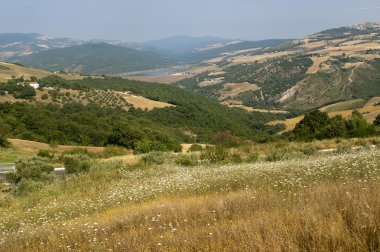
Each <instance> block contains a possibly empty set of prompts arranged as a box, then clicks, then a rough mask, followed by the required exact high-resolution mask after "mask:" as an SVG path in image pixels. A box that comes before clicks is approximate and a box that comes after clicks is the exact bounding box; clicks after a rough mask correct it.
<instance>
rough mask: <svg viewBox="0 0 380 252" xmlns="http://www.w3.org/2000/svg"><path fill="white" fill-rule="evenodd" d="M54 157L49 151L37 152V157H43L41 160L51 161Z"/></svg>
mask: <svg viewBox="0 0 380 252" xmlns="http://www.w3.org/2000/svg"><path fill="white" fill-rule="evenodd" d="M54 155H55V153H54V152H53V151H50V150H39V151H38V153H37V156H39V157H43V158H49V159H53V158H54Z"/></svg>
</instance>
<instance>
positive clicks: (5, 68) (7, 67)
mask: <svg viewBox="0 0 380 252" xmlns="http://www.w3.org/2000/svg"><path fill="white" fill-rule="evenodd" d="M49 75H52V73H51V72H47V71H43V70H40V69H35V68H28V67H24V66H22V65H17V64H11V63H5V62H0V83H1V82H7V81H8V80H10V79H12V76H14V77H15V78H20V77H21V76H24V78H25V79H29V78H30V77H31V76H34V77H37V78H44V77H47V76H49ZM57 75H58V76H59V77H61V78H64V79H81V78H82V77H81V76H79V75H73V74H57Z"/></svg>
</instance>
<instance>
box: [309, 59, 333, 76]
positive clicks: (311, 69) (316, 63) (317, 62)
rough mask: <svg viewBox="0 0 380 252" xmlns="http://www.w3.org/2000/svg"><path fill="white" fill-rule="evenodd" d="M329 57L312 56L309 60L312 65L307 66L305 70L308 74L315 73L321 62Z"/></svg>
mask: <svg viewBox="0 0 380 252" xmlns="http://www.w3.org/2000/svg"><path fill="white" fill-rule="evenodd" d="M329 59H330V57H328V56H325V57H312V58H311V60H312V61H313V65H312V66H311V67H309V69H308V70H307V73H308V74H316V73H317V72H318V71H319V68H320V66H321V64H322V63H324V62H326V61H328V60H329Z"/></svg>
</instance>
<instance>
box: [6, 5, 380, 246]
mask: <svg viewBox="0 0 380 252" xmlns="http://www.w3.org/2000/svg"><path fill="white" fill-rule="evenodd" d="M93 4H94V3H91V4H90V3H86V4H84V6H86V12H87V11H88V10H91V7H93ZM113 4H115V3H107V8H111V7H112V5H113ZM118 4H121V3H118ZM136 4H137V2H136ZM178 4H179V3H178ZM193 4H194V3H191V4H190V5H193ZM207 4H208V3H206V2H205V3H202V6H207ZM239 4H243V3H242V2H241V3H237V2H236V3H230V4H229V6H230V7H231V8H232V7H234V6H235V7H236V5H239ZM263 4H267V3H263ZM277 4H278V5H280V3H277ZM331 4H332V3H331ZM80 5H81V4H78V5H76V7H78V8H79V9H80V8H81V7H80ZM152 5H153V6H155V8H157V9H159V8H162V6H161V5H162V3H160V4H157V5H155V4H153V3H152ZM163 5H164V6H166V5H165V4H163ZM190 5H189V6H190ZM219 5H225V3H218V6H219ZM57 6H59V7H60V8H62V9H64V8H65V7H67V8H69V7H70V6H71V5H70V4H67V5H66V4H65V5H58V4H57ZM300 6H301V5H300ZM55 7H56V6H55V5H54V6H50V8H52V9H54V8H55ZM82 7H83V6H82ZM87 7H88V9H87ZM124 7H126V6H124ZM175 7H176V4H175V5H173V6H172V5H171V6H170V8H174V9H175ZM40 8H43V6H42V5H41V6H40ZM107 8H104V10H103V9H102V10H101V13H102V15H101V16H99V17H102V18H103V13H104V14H105V13H106V10H107ZM129 8H131V9H129ZM145 8H146V10H147V11H148V10H149V8H152V7H149V6H144V10H145ZM187 8H189V7H187ZM32 9H33V8H32ZM127 9H128V10H129V11H125V10H127ZM7 10H8V11H11V9H7ZM35 10H36V9H33V11H35ZM125 10H124V9H122V8H120V11H122V15H123V16H128V18H131V19H133V18H135V19H136V17H135V16H134V15H132V13H131V11H130V10H134V8H133V5H128V8H127V7H126V8H125ZM184 10H185V12H187V11H188V10H187V9H186V8H185V9H184ZM214 11H215V12H218V13H219V11H220V10H219V9H215V10H213V11H208V12H207V15H213V12H214ZM239 11H242V10H239ZM351 11H352V10H345V11H344V13H350V12H351ZM156 12H157V10H154V12H153V11H152V12H150V11H148V12H145V11H144V15H148V14H149V15H153V14H155V13H156ZM198 13H200V14H201V13H202V12H201V10H197V14H198ZM252 13H253V12H252ZM252 13H249V16H251V15H254V13H253V14H252ZM95 14H96V12H95ZM140 14H141V13H140ZM72 15H73V18H74V17H75V12H72ZM113 15H114V16H112V18H111V19H112V20H113V18H115V19H119V18H120V15H119V12H114V13H113ZM176 15H184V13H183V12H178V13H172V14H171V15H170V18H173V19H175V18H176V17H175V16H176ZM142 16H143V15H142ZM153 16H154V15H153ZM201 16H202V15H200V16H199V17H198V16H197V19H198V18H199V19H201V18H202V17H201ZM263 16H266V14H265V13H264V12H263ZM269 16H270V17H272V14H270V15H269ZM275 16H276V17H277V18H280V17H281V16H282V15H275ZM292 16H294V18H296V17H297V15H295V14H294V15H293V14H292ZM99 17H97V18H98V19H100V18H99ZM104 17H107V16H106V15H104ZM219 17H220V16H219ZM259 17H261V15H259V16H257V17H256V18H259ZM242 18H243V19H246V18H248V17H245V16H244V15H242ZM41 19H43V18H42V17H41ZM81 20H83V24H82V23H78V24H76V25H78V27H81V25H84V24H86V21H85V20H84V19H83V17H82V16H81ZM136 20H138V21H139V23H140V20H139V19H136ZM136 20H135V21H134V22H137V21H136ZM152 20H153V19H152ZM69 21H70V20H67V22H69ZM143 21H144V22H147V21H150V18H147V19H146V17H145V16H144V20H143ZM196 21H198V20H192V21H191V22H196ZM199 21H200V20H199ZM219 21H220V22H222V21H223V20H221V19H220V18H219V19H218V24H219ZM128 22H129V21H128ZM128 22H127V23H128ZM144 22H142V20H141V23H144ZM156 22H157V25H158V24H159V23H160V22H159V20H158V19H157V20H154V22H147V23H148V24H149V25H151V26H153V27H154V29H158V27H156V26H155V25H156ZM213 22H214V21H212V22H210V24H212V23H213ZM230 22H232V20H230ZM103 23H104V24H105V23H106V21H105V20H102V25H98V26H97V27H96V31H97V32H101V33H102V34H104V36H106V34H107V33H106V32H105V30H104V28H102V27H103ZM153 23H154V25H153ZM170 23H171V24H172V23H173V22H170ZM133 24H134V23H133ZM210 24H205V23H202V26H205V27H206V26H207V25H210ZM224 24H226V23H224ZM124 25H125V24H124V23H120V24H118V25H117V27H118V30H117V34H119V35H120V34H124V33H125V34H127V33H128V32H131V31H128V32H127V31H125V30H120V29H119V28H120V27H123V26H124ZM139 25H140V24H139ZM139 25H135V24H134V30H138V32H140V30H139V27H140V26H139ZM141 25H143V24H141ZM173 25H174V24H173ZM175 25H179V24H175ZM277 25H279V24H277ZM260 26H263V27H264V26H265V25H264V23H262V24H261V25H260ZM265 27H267V26H265ZM229 28H231V27H230V26H228V25H227V26H226V25H225V26H223V30H224V31H228V29H229ZM70 29H73V30H75V29H74V28H70ZM82 29H83V28H82ZM160 29H162V28H160ZM249 29H250V30H251V31H252V32H253V31H255V30H256V29H258V28H256V26H252V27H249ZM158 30H159V29H158ZM307 30H309V29H307ZM310 30H311V29H310ZM89 31H90V29H89ZM181 31H186V26H183V27H181ZM110 32H111V31H110ZM110 34H111V33H110ZM125 34H124V35H125ZM131 34H132V33H131ZM168 34H170V33H168ZM196 34H201V31H199V32H197V33H196ZM264 34H265V33H264ZM279 34H282V33H279ZM286 34H291V33H286ZM304 34H306V33H304ZM127 35H128V36H129V33H128V34H127ZM127 35H125V36H127ZM142 35H143V32H142V31H141V36H142ZM120 36H121V35H120ZM278 36H279V35H278ZM83 37H85V33H83ZM151 37H154V36H153V35H151ZM276 37H277V36H276ZM0 61H1V62H0V233H1V235H0V251H10V252H13V251H15V252H16V251H17V252H18V251H379V250H380V244H379V241H380V232H379V230H380V208H379V205H380V201H379V199H380V24H378V23H364V24H358V25H351V26H347V27H341V28H333V29H329V30H324V31H321V32H318V33H315V34H312V35H308V36H305V37H302V38H295V39H266V40H258V41H249V40H244V39H236V38H230V39H225V38H219V37H214V36H199V37H192V36H174V37H167V38H163V39H155V40H154V39H153V40H148V41H145V42H144V41H142V42H141V41H140V42H126V41H119V40H109V39H108V40H107V39H70V38H53V37H50V36H44V35H40V34H34V33H30V34H29V33H28V34H17V33H5V34H0Z"/></svg>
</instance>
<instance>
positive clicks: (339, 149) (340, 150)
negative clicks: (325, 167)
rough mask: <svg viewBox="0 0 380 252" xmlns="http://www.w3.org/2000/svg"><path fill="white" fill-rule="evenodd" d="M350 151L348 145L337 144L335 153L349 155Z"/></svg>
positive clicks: (350, 148)
mask: <svg viewBox="0 0 380 252" xmlns="http://www.w3.org/2000/svg"><path fill="white" fill-rule="evenodd" d="M351 151H352V147H351V145H349V144H339V145H338V147H337V149H336V152H337V153H339V154H344V153H349V152H351Z"/></svg>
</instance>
